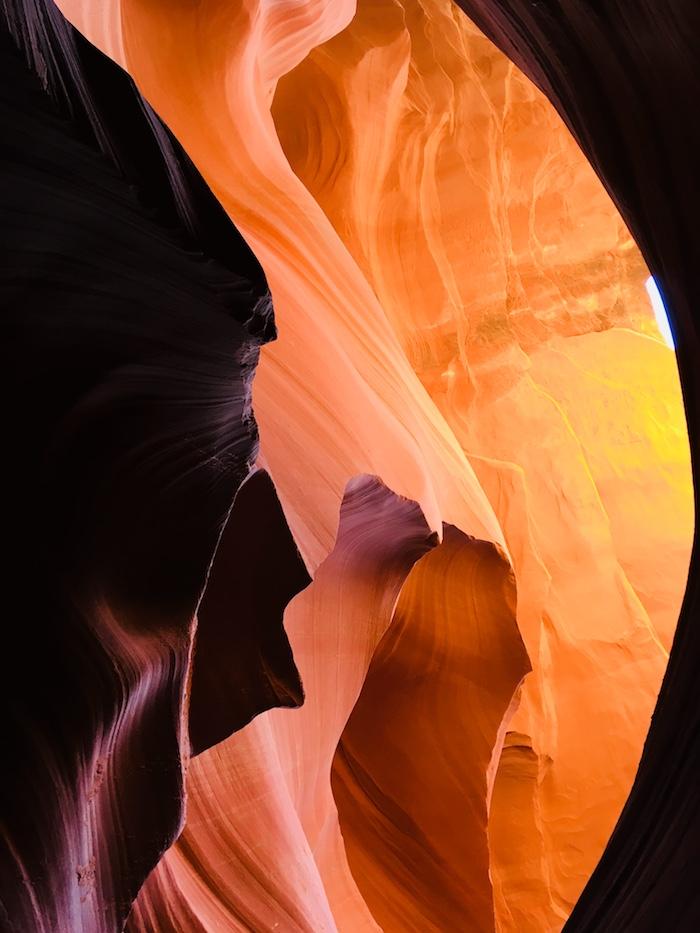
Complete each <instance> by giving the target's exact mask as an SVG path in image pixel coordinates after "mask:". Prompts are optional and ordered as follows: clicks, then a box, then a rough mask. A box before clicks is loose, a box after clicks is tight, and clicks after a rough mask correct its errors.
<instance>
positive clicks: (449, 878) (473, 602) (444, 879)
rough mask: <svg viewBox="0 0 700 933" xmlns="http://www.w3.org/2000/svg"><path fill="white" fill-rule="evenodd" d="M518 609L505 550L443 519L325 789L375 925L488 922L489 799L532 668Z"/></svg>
mask: <svg viewBox="0 0 700 933" xmlns="http://www.w3.org/2000/svg"><path fill="white" fill-rule="evenodd" d="M515 617H516V610H515V579H514V576H513V572H512V570H511V567H510V565H509V563H508V561H506V560H505V559H504V557H503V555H502V554H501V553H499V551H498V548H496V547H495V546H494V545H493V544H490V543H487V542H483V541H475V540H474V539H471V538H468V537H467V536H465V535H464V534H462V533H461V532H459V531H457V529H455V528H452V527H451V526H447V527H446V528H445V531H444V537H443V541H442V543H441V544H440V546H439V547H437V548H435V549H434V550H433V551H431V552H430V553H429V554H427V555H426V556H425V557H423V558H422V559H421V560H420V561H419V562H418V563H417V564H416V565H415V567H414V568H413V570H412V571H411V573H410V574H409V576H408V579H407V581H406V584H405V585H404V587H403V589H402V591H401V595H400V597H399V600H398V603H397V606H396V611H395V613H394V619H393V622H392V625H391V627H390V628H389V630H388V631H387V633H386V635H385V636H384V638H383V639H382V642H381V643H380V645H379V646H378V648H377V650H376V651H375V653H374V656H373V658H372V664H371V665H370V668H369V671H368V673H367V677H366V680H365V684H364V686H363V688H362V693H361V695H360V698H359V700H358V702H357V703H356V704H355V707H354V709H353V712H352V716H351V717H350V719H349V721H348V724H347V725H346V727H345V729H344V731H343V736H342V739H341V742H340V745H339V747H338V752H337V754H336V757H335V759H334V763H333V792H334V795H335V799H336V801H337V805H338V811H339V815H340V828H341V831H342V834H343V839H344V841H345V847H346V851H347V855H348V861H349V864H350V867H351V870H352V873H353V876H354V878H355V880H356V881H357V883H358V886H359V888H360V890H361V891H362V894H363V895H364V897H365V899H366V901H367V904H368V905H369V907H370V910H371V911H372V915H373V916H374V918H375V919H376V921H377V923H378V924H379V926H380V927H381V929H382V930H385V931H391V930H396V931H399V930H405V929H407V928H408V929H415V930H425V931H428V930H430V931H439V930H458V929H464V928H467V929H470V930H475V931H476V930H493V929H494V923H495V916H494V905H493V896H492V891H491V879H490V868H489V863H490V857H489V841H488V835H487V823H488V809H489V803H490V797H491V791H492V786H493V780H494V777H495V764H496V762H497V761H498V759H499V757H500V752H501V746H502V743H503V738H504V734H505V730H506V728H507V727H508V724H509V722H510V720H511V718H512V715H513V712H514V710H515V708H516V707H517V703H518V693H519V690H518V688H519V684H520V682H521V681H522V679H523V677H524V676H525V674H527V673H528V671H529V670H530V664H529V661H528V659H527V655H526V653H525V649H524V647H523V646H522V644H521V643H520V642H519V637H518V634H517V633H518V629H517V624H516V621H515ZM345 929H349V930H350V929H352V926H351V925H349V926H346V927H345Z"/></svg>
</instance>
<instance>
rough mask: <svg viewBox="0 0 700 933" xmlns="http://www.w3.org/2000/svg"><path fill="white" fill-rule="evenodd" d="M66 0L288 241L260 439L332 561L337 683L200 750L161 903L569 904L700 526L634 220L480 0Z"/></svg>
mask: <svg viewBox="0 0 700 933" xmlns="http://www.w3.org/2000/svg"><path fill="white" fill-rule="evenodd" d="M60 5H61V8H62V9H63V10H64V12H65V13H66V14H67V15H68V16H69V17H70V18H71V20H72V22H74V23H75V24H76V25H77V26H78V28H79V29H81V30H83V31H84V32H85V34H86V35H87V36H88V37H89V38H90V39H91V40H92V41H93V42H95V43H96V44H97V45H98V46H99V47H101V48H102V49H103V50H105V51H106V52H107V53H108V54H110V55H112V56H113V57H115V58H116V59H117V60H118V61H119V62H120V63H121V64H122V65H123V66H124V67H125V68H126V69H127V70H128V71H129V73H130V74H131V75H132V76H133V77H134V79H135V80H136V82H137V84H138V86H139V88H140V89H141V91H142V92H143V94H144V95H145V97H146V98H147V99H148V100H149V102H150V104H151V105H152V106H153V107H154V108H155V109H156V110H157V112H158V113H159V114H160V116H161V117H162V118H163V119H164V120H165V122H166V123H167V124H168V126H169V127H170V129H171V130H172V131H173V132H174V133H175V135H176V136H177V137H178V139H179V140H180V142H181V143H182V144H183V146H184V147H185V149H186V150H187V152H188V153H189V155H190V156H191V158H192V159H193V161H194V163H195V164H196V165H197V167H198V168H199V170H200V171H201V172H202V174H203V176H204V177H205V179H206V180H207V182H208V184H209V185H210V186H211V188H212V190H213V192H214V193H215V195H216V197H217V198H218V199H219V201H220V202H221V204H222V205H223V206H224V208H225V209H226V211H227V212H228V214H229V215H230V217H231V218H232V219H233V220H234V221H235V223H236V224H237V226H238V227H239V229H240V230H241V231H242V233H243V234H244V236H245V237H246V239H247V241H248V243H249V244H250V245H251V247H252V248H253V250H254V252H255V254H256V255H257V257H258V258H259V260H260V262H261V263H262V266H263V268H264V270H265V273H266V276H267V279H268V281H269V283H270V287H271V291H272V296H273V300H274V306H275V315H276V322H277V326H278V330H279V340H278V341H277V342H276V343H275V344H272V345H270V346H268V347H265V348H264V350H263V352H262V356H261V362H260V365H259V367H258V371H257V375H256V380H255V386H254V405H255V413H256V418H257V421H258V423H259V425H260V431H261V457H260V463H261V464H262V465H264V467H265V469H266V470H267V472H268V473H269V475H270V477H271V478H272V480H273V482H274V485H275V488H276V491H277V494H278V496H279V501H280V503H281V506H282V508H283V510H284V514H285V516H286V519H287V522H288V524H289V528H290V530H291V532H292V535H293V537H294V540H295V542H296V544H297V546H298V548H299V551H300V553H301V556H302V558H303V560H304V562H305V565H306V567H307V569H308V570H309V572H310V574H311V575H312V576H313V578H314V579H313V583H312V584H311V586H310V587H309V588H308V589H307V590H306V591H304V593H302V594H301V595H299V596H298V597H296V598H295V599H294V600H293V601H292V602H291V603H290V605H289V607H288V609H287V611H286V614H285V628H286V631H287V635H288V637H289V642H290V645H291V649H292V652H293V656H294V660H295V662H296V664H297V666H298V668H299V672H300V674H301V678H302V681H303V684H304V689H305V693H306V703H305V705H304V706H303V707H302V709H301V710H295V711H289V710H275V711H271V712H267V713H264V714H263V715H261V716H259V717H258V718H257V719H255V720H254V722H252V723H251V724H250V725H249V726H247V727H246V728H245V729H243V730H242V731H241V732H239V733H237V734H236V735H234V736H232V737H230V738H228V739H226V740H225V741H224V742H223V743H222V744H220V745H217V746H215V747H213V748H210V749H209V750H208V751H206V752H204V754H202V755H201V756H199V757H198V758H196V759H194V760H193V762H192V763H191V766H190V771H189V775H188V787H189V811H188V812H189V818H188V825H187V827H186V829H185V832H184V834H183V836H182V838H181V840H180V842H179V843H178V844H177V845H176V846H175V847H174V848H173V849H171V850H170V852H169V853H168V854H167V856H166V857H165V859H164V860H163V861H162V862H161V864H160V866H159V868H158V869H157V870H156V871H155V872H154V873H153V874H152V876H151V878H150V879H149V882H148V883H147V885H146V887H145V889H144V890H143V892H142V894H141V897H140V898H139V900H138V902H137V905H136V907H135V909H134V913H133V915H132V919H131V921H130V922H131V924H132V926H133V928H134V929H139V930H142V931H146V930H159V931H161V930H170V929H172V930H180V929H192V930H198V929H202V930H212V929H224V930H248V929H254V930H267V929H276V928H277V927H276V926H275V924H277V925H278V928H279V929H284V930H290V931H292V930H294V931H302V930H303V931H309V933H310V931H314V933H315V931H319V930H324V929H327V930H333V929H336V928H338V929H341V930H347V931H352V933H355V931H358V930H363V929H368V930H372V929H377V928H378V927H381V928H383V929H385V930H387V931H390V930H396V931H399V930H405V929H407V928H408V929H416V930H421V931H423V930H436V931H437V930H452V929H454V930H457V929H460V928H463V927H464V926H465V925H467V926H468V927H469V928H470V929H475V930H493V929H496V928H499V929H504V930H518V931H520V930H523V931H528V930H532V931H535V930H538V931H540V930H555V929H559V928H561V926H562V925H563V923H564V921H565V919H566V917H567V916H568V913H569V912H570V910H571V908H572V906H573V904H574V903H575V901H576V899H577V897H578V895H579V893H580V891H581V890H582V888H583V886H584V884H585V882H586V880H587V878H588V876H589V875H590V873H591V871H592V870H593V868H594V866H595V864H596V861H597V860H598V858H599V857H600V855H601V853H602V851H603V848H604V846H605V843H606V841H607V839H608V837H609V835H610V832H611V830H612V828H613V826H614V824H615V821H616V819H617V817H618V814H619V812H620V810H621V808H622V806H623V803H624V801H625V798H626V796H627V794H628V792H629V789H630V787H631V784H632V780H633V778H634V773H635V770H636V767H637V763H638V760H639V756H640V753H641V749H642V743H643V740H644V736H645V734H646V731H647V729H648V726H649V719H650V715H651V711H652V709H653V706H654V703H655V699H656V696H657V693H658V690H659V685H660V683H661V678H662V675H663V671H664V668H665V665H666V660H667V651H668V648H669V646H670V643H671V640H672V637H673V631H674V626H675V620H676V618H677V615H678V609H679V606H680V601H681V598H682V593H683V588H684V585H685V573H686V571H687V563H688V555H689V550H690V538H691V534H692V527H691V526H692V487H691V482H690V472H689V456H688V447H687V438H686V433H685V425H684V419H683V408H682V402H681V397H680V391H679V386H678V378H677V372H676V368H675V360H674V357H673V354H672V352H671V351H670V350H669V349H668V348H667V347H666V346H664V344H663V343H662V342H661V341H660V339H659V335H658V331H657V329H656V327H655V325H654V321H653V315H652V313H651V309H650V307H649V304H648V299H647V296H646V293H645V290H644V282H645V279H646V278H647V276H648V271H647V269H646V267H645V264H644V262H643V260H642V259H641V256H640V254H639V252H638V250H637V248H636V246H635V244H634V242H633V240H632V238H631V236H630V233H629V231H628V230H627V228H626V227H625V225H624V223H623V222H622V220H621V219H620V216H619V215H618V213H617V212H616V210H615V208H614V207H613V205H612V203H611V201H610V199H609V198H608V196H607V195H606V194H605V192H604V190H603V188H602V186H601V184H600V182H599V181H598V180H597V179H596V177H595V175H594V173H593V171H592V169H591V168H590V166H589V165H588V163H587V162H586V160H585V158H584V156H583V155H582V153H581V152H580V151H579V149H578V148H577V147H576V145H575V143H574V142H573V140H572V138H571V137H570V135H569V134H568V131H567V130H566V129H565V128H564V126H563V124H562V123H561V121H560V119H559V118H558V117H557V116H556V114H555V112H554V110H553V109H552V107H551V106H550V105H549V104H548V103H547V101H546V100H545V98H544V97H543V96H542V95H541V94H540V93H539V92H538V91H537V90H536V89H535V88H534V87H533V85H532V84H530V83H529V81H528V80H527V79H526V78H525V77H524V76H523V75H522V74H521V73H520V72H519V71H518V70H517V69H516V68H515V66H514V65H513V64H512V63H511V62H509V61H508V59H507V58H506V57H505V56H504V55H503V54H502V53H500V52H498V51H497V50H496V48H495V47H494V46H493V45H491V44H490V42H489V41H488V40H486V39H485V38H484V36H483V35H482V34H481V33H480V32H479V31H478V30H477V29H476V27H475V26H473V25H472V24H471V23H470V22H469V21H468V20H467V19H466V18H465V17H464V16H463V15H462V14H461V13H460V12H459V11H458V10H457V8H456V7H455V6H454V5H453V4H451V3H449V2H448V0H422V2H418V0H405V2H399V0H380V2H372V0H366V2H360V3H359V5H358V7H357V9H355V5H354V4H353V3H351V2H345V0H337V2H334V0H325V2H322V0H285V2H282V3H279V2H277V3H273V2H271V0H245V2H242V3H237V4H235V5H232V4H229V3H225V2H216V0H208V2H204V3H200V4H197V5H192V4H184V3H181V4H175V5H173V4H172V3H166V2H148V3H146V2H144V0H121V3H118V2H117V0H113V2H110V3H105V4H102V5H100V10H99V12H98V11H97V10H96V5H95V4H94V3H93V2H90V0H62V2H61V4H60ZM652 386H653V388H652ZM516 588H517V603H516ZM224 608H225V604H224ZM530 669H532V670H531V673H528V672H529V671H530ZM518 701H519V704H520V705H519V708H518V709H517V710H516V707H517V706H518ZM203 744H209V743H208V742H204V743H203ZM336 749H337V751H336Z"/></svg>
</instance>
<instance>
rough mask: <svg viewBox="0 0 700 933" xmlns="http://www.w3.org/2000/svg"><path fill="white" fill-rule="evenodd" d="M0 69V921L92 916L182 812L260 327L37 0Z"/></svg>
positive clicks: (74, 927)
mask: <svg viewBox="0 0 700 933" xmlns="http://www.w3.org/2000/svg"><path fill="white" fill-rule="evenodd" d="M0 69H1V70H2V81H0V85H1V89H0V109H1V110H2V123H3V130H4V132H3V138H2V144H1V147H0V157H1V160H2V173H1V175H2V177H1V182H0V214H1V215H2V223H1V224H0V228H1V235H0V237H1V244H0V245H1V249H0V254H1V265H2V270H1V272H2V275H1V292H2V295H1V297H2V327H3V351H4V353H5V356H4V357H3V366H2V367H1V382H2V392H1V397H2V400H3V410H2V415H3V437H4V439H5V442H6V445H7V450H6V451H5V454H4V456H3V460H2V470H3V482H2V489H3V493H4V499H3V528H4V532H5V535H6V538H7V544H8V546H7V548H6V549H5V553H4V557H3V562H4V572H5V574H6V586H5V591H6V598H5V612H6V621H7V624H6V626H5V628H4V633H3V660H4V669H3V678H2V709H3V715H2V717H1V719H2V724H1V728H2V733H1V737H0V741H1V742H2V749H3V755H4V756H5V757H4V762H5V765H6V766H5V767H4V768H3V773H2V781H1V782H0V811H1V813H2V829H1V831H0V926H2V928H3V930H8V931H13V933H14V931H17V933H30V931H35V930H36V931H41V933H80V931H85V933H88V931H89V933H103V931H104V933H107V931H109V933H111V931H114V930H118V929H121V928H122V926H123V924H124V921H125V918H126V915H127V913H128V911H129V909H130V907H131V903H132V901H133V899H134V897H135V896H136V893H137V892H138V890H139V888H140V886H141V884H142V883H143V881H144V879H145V878H146V876H147V875H148V873H149V872H150V870H151V869H152V868H153V866H154V865H155V864H156V862H157V861H158V859H159V857H160V856H161V855H162V853H163V852H164V851H165V850H166V849H167V848H168V846H169V845H170V844H171V843H172V841H173V840H174V839H175V838H176V836H177V835H178V833H179V831H180V829H181V826H182V821H183V812H184V796H185V792H184V786H183V785H184V772H185V770H186V766H187V761H188V759H189V756H190V745H189V738H188V696H187V692H188V690H187V686H188V681H189V677H190V671H191V656H192V640H193V635H194V630H195V627H196V619H195V614H196V610H197V606H198V603H199V600H200V596H201V594H202V590H203V588H204V585H205V582H206V577H207V573H208V570H209V567H210V564H211V562H212V557H213V555H214V551H215V549H216V546H217V542H218V539H219V536H220V534H221V531H222V528H223V527H224V525H225V523H226V520H227V516H228V513H229V511H230V509H231V505H232V502H233V499H234V497H235V495H236V491H237V489H238V487H239V486H240V484H241V483H242V482H243V480H244V479H245V478H246V476H247V475H248V474H249V472H250V470H251V468H252V467H253V463H254V461H255V458H256V451H257V429H256V426H255V421H254V419H253V416H252V412H251V398H250V395H251V391H250V390H251V381H252V377H253V372H254V369H255V365H256V362H257V358H258V352H259V347H260V344H261V343H262V342H264V341H265V340H268V339H270V337H271V336H273V335H274V325H273V322H272V320H271V310H270V303H269V297H268V295H267V289H266V284H265V279H264V275H263V273H262V270H261V269H260V266H259V265H258V264H257V262H256V260H255V258H254V256H253V255H252V254H251V253H250V250H249V249H248V248H247V247H246V246H245V244H244V243H243V241H242V240H241V238H240V236H239V235H238V233H237V231H236V230H235V228H234V227H233V226H232V225H231V223H230V221H229V220H228V218H227V217H226V215H225V214H223V212H222V211H221V208H220V207H219V206H218V205H217V204H216V202H215V201H214V199H213V198H212V196H211V193H210V192H209V191H208V189H207V187H206V185H205V184H204V182H203V181H202V178H201V176H200V175H199V174H198V173H197V171H196V170H195V169H194V167H193V166H192V164H191V163H190V162H189V161H188V160H187V158H186V157H185V156H184V154H183V153H182V152H181V150H180V149H179V148H178V146H177V144H176V143H175V141H174V140H173V139H172V137H170V136H169V134H168V132H167V130H166V129H165V128H164V127H163V125H162V124H160V122H159V121H158V119H157V118H156V117H155V115H154V114H153V113H152V111H150V110H149V108H148V107H147V105H146V104H145V103H144V102H143V100H142V99H141V98H140V96H139V95H138V93H137V92H136V91H135V89H134V87H133V84H132V82H131V81H130V79H129V78H128V76H127V75H126V74H124V73H123V72H122V71H121V70H120V69H119V68H117V67H116V66H115V65H114V64H113V63H112V62H111V61H109V60H108V59H106V58H104V56H102V55H101V54H100V53H99V52H97V51H96V50H95V49H94V48H92V47H91V46H89V45H88V44H87V43H86V42H85V41H84V40H83V39H82V37H80V36H79V35H78V34H76V33H75V31H74V30H73V29H72V27H70V26H69V25H68V24H67V23H66V22H65V20H64V19H63V17H62V16H61V14H60V13H59V12H58V10H57V9H56V7H55V6H54V5H53V4H49V3H44V2H41V0H28V2H26V3H20V2H17V3H15V2H9V0H8V2H5V3H3V4H2V5H1V6H0ZM224 254H225V260H224V259H222V258H221V257H222V256H223V255H224ZM280 520H281V519H280ZM295 556H296V552H295ZM296 560H297V561H298V560H299V559H298V557H296ZM255 621H256V623H258V624H259V626H260V630H258V631H257V632H256V631H249V632H248V633H247V640H248V642H249V643H250V642H255V641H256V639H257V641H258V643H259V645H261V653H262V654H265V652H266V651H270V650H271V649H270V641H271V632H272V633H275V635H276V637H277V638H278V639H279V640H280V641H282V642H283V644H282V650H283V649H284V648H285V647H286V648H287V651H288V645H287V644H286V639H285V637H284V633H283V632H281V631H279V629H280V628H281V626H279V618H278V619H277V622H278V629H277V630H275V628H274V625H272V626H268V627H267V628H266V627H265V625H264V624H262V623H264V622H266V621H267V620H266V619H263V620H261V619H260V618H259V617H258V618H257V619H256V620H255ZM273 622H274V619H273ZM236 637H237V630H236V627H235V626H234V627H233V628H232V630H231V632H230V641H235V640H236ZM230 641H229V644H228V645H227V648H228V649H229V650H230V648H231V645H230ZM274 649H275V650H280V646H279V645H278V644H277V642H276V641H275V644H274ZM286 673H287V674H288V675H289V677H290V680H292V681H293V682H295V683H296V682H298V678H297V675H296V671H295V669H294V667H293V663H291V662H290V663H289V665H288V670H287V672H286ZM248 685H249V686H250V685H252V687H253V690H254V691H259V694H258V696H257V697H256V700H257V701H258V706H257V708H260V705H259V704H260V703H263V704H264V703H265V702H266V701H268V700H269V691H267V692H266V691H265V689H264V688H265V687H266V684H265V683H262V684H261V683H259V682H258V681H257V680H256V678H255V677H250V676H249V679H248ZM238 686H239V685H237V683H236V681H235V679H231V678H229V682H228V684H227V685H226V687H225V690H224V696H225V698H226V700H227V702H228V703H229V704H230V705H231V707H233V708H235V707H236V705H237V704H238V703H239V695H238ZM246 699H247V701H248V702H250V699H251V698H250V697H247V698H246ZM277 699H278V698H277V697H273V701H275V702H276V701H277ZM205 705H206V704H205ZM241 705H243V704H241ZM239 712H240V711H239Z"/></svg>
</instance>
